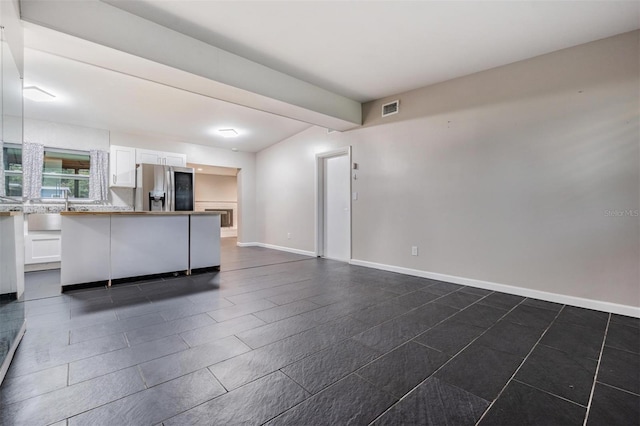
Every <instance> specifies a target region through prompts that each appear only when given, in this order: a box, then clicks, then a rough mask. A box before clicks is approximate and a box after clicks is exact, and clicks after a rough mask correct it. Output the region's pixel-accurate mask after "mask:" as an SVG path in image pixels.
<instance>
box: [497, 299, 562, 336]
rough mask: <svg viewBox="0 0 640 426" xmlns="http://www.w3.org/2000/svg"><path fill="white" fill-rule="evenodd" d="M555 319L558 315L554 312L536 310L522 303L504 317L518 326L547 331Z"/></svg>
mask: <svg viewBox="0 0 640 426" xmlns="http://www.w3.org/2000/svg"><path fill="white" fill-rule="evenodd" d="M555 317H556V313H555V312H554V311H551V310H548V309H542V308H536V307H533V306H528V305H525V304H524V303H522V304H520V305H518V306H516V307H515V308H513V310H512V311H511V312H509V313H508V314H507V315H506V316H505V317H504V319H505V320H506V321H509V322H514V323H516V324H521V325H526V326H528V327H534V328H537V329H539V330H545V329H546V328H547V327H549V324H551V322H552V321H553V319H554V318H555Z"/></svg>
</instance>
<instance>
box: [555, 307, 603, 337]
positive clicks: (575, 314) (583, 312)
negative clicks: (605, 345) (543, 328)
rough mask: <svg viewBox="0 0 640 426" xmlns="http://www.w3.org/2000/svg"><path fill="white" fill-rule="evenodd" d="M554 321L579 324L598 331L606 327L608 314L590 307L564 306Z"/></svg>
mask: <svg viewBox="0 0 640 426" xmlns="http://www.w3.org/2000/svg"><path fill="white" fill-rule="evenodd" d="M556 322H566V323H569V324H575V325H581V326H583V327H589V328H593V329H594V330H596V331H598V332H600V331H604V329H605V328H606V327H607V322H609V314H608V313H606V312H600V311H594V310H591V309H585V308H578V307H576V306H565V307H564V309H563V310H562V312H560V315H558V319H557V320H556Z"/></svg>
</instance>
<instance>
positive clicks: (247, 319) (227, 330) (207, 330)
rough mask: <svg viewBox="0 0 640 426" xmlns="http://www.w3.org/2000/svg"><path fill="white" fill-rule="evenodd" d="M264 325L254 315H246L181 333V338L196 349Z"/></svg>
mask: <svg viewBox="0 0 640 426" xmlns="http://www.w3.org/2000/svg"><path fill="white" fill-rule="evenodd" d="M263 325H264V321H262V320H260V319H258V318H256V317H254V316H253V315H246V316H243V317H238V318H234V319H230V320H228V321H224V322H220V323H216V324H211V325H208V326H205V327H200V328H198V329H197V330H190V331H185V332H183V333H180V337H182V339H184V341H185V342H187V344H188V345H189V346H191V347H194V346H199V345H204V344H206V343H211V342H214V341H216V340H219V339H223V338H225V337H229V336H232V335H234V334H237V333H241V332H243V331H246V330H251V329H253V328H256V327H260V326H263Z"/></svg>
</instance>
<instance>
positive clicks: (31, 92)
mask: <svg viewBox="0 0 640 426" xmlns="http://www.w3.org/2000/svg"><path fill="white" fill-rule="evenodd" d="M22 96H23V97H25V98H27V99H30V100H32V101H36V102H49V101H53V100H54V99H55V98H56V97H55V95H52V94H51V93H49V92H45V91H44V90H42V89H41V88H39V87H36V86H29V87H25V88H24V89H22Z"/></svg>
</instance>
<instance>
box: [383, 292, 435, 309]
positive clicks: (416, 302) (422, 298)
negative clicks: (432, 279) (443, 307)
mask: <svg viewBox="0 0 640 426" xmlns="http://www.w3.org/2000/svg"><path fill="white" fill-rule="evenodd" d="M427 290H428V289H424V290H418V291H413V292H411V293H407V294H405V295H402V296H399V297H396V298H395V299H393V301H394V302H395V303H398V304H400V305H402V306H406V307H408V308H417V307H418V306H422V305H424V304H425V303H429V302H431V301H433V300H435V299H437V298H439V297H440V295H439V294H436V293H430V292H429V291H427Z"/></svg>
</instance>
